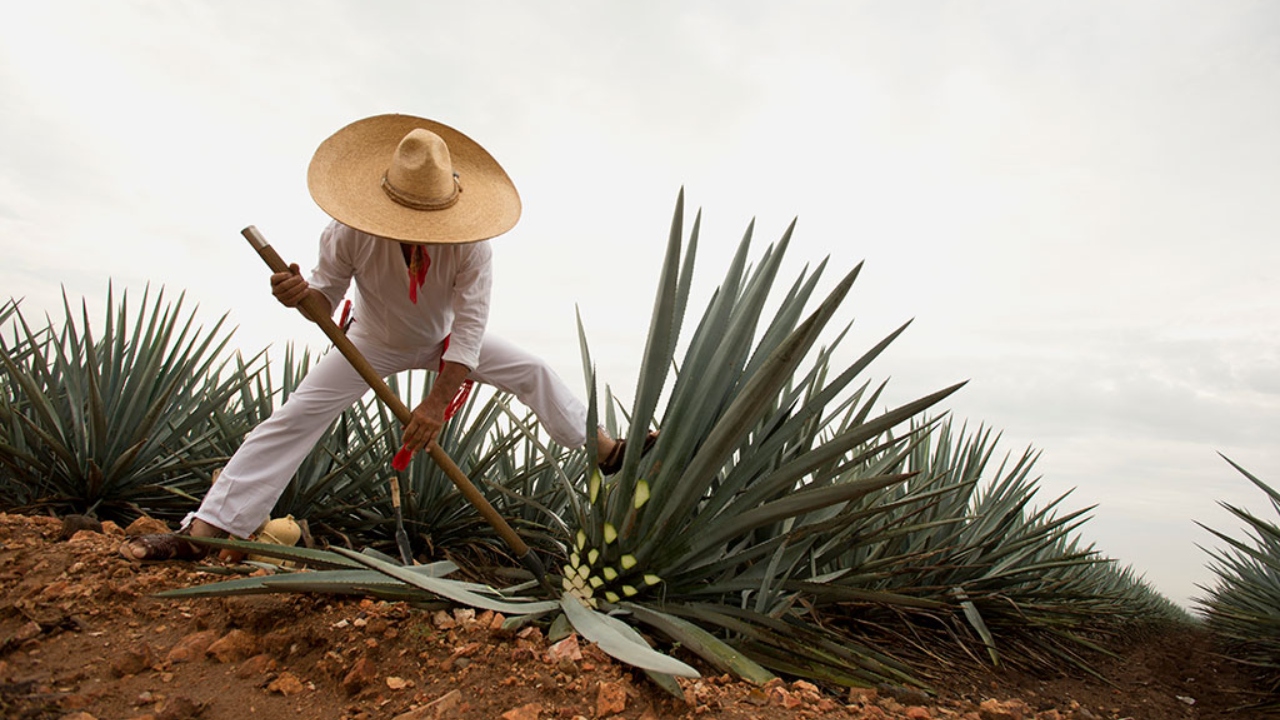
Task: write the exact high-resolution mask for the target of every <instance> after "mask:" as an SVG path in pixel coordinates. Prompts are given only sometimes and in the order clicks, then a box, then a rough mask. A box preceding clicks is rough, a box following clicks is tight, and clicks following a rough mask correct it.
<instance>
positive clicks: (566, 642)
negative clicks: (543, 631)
mask: <svg viewBox="0 0 1280 720" xmlns="http://www.w3.org/2000/svg"><path fill="white" fill-rule="evenodd" d="M581 659H582V647H581V646H579V645H578V636H577V635H570V636H569V637H567V638H565V639H563V640H561V641H560V642H558V643H556V644H555V645H552V646H551V647H549V648H547V663H548V664H551V665H557V664H559V663H560V661H561V660H570V661H574V662H576V661H578V660H581Z"/></svg>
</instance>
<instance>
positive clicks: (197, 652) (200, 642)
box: [165, 630, 218, 663]
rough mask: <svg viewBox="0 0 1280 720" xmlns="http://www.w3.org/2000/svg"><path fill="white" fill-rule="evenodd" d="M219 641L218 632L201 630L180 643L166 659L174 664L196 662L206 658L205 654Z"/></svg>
mask: <svg viewBox="0 0 1280 720" xmlns="http://www.w3.org/2000/svg"><path fill="white" fill-rule="evenodd" d="M217 639H218V631H217V630H201V631H199V632H194V633H191V634H190V635H188V636H186V637H184V638H182V639H181V640H179V641H178V644H177V645H174V646H173V649H172V650H170V651H169V654H168V655H167V656H166V657H165V659H166V660H168V661H169V662H172V663H178V662H194V661H196V660H199V659H200V658H202V657H204V653H205V651H206V650H208V649H209V646H210V645H212V644H213V643H214V642H215V641H216V640H217Z"/></svg>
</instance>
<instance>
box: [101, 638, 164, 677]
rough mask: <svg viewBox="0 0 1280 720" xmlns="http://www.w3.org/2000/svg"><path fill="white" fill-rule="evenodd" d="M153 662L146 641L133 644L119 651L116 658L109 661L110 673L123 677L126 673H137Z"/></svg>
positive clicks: (149, 647)
mask: <svg viewBox="0 0 1280 720" xmlns="http://www.w3.org/2000/svg"><path fill="white" fill-rule="evenodd" d="M153 662H155V659H154V657H153V653H152V651H151V646H150V645H148V644H147V643H142V644H140V645H135V646H133V647H131V648H127V649H126V650H125V651H124V652H122V653H120V655H118V656H117V657H116V659H114V660H112V661H111V674H112V675H115V676H116V677H124V676H126V675H137V674H138V673H141V672H142V671H144V670H146V669H147V668H149V667H151V664H152V663H153Z"/></svg>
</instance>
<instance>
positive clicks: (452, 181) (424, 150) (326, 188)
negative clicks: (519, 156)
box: [307, 115, 520, 244]
mask: <svg viewBox="0 0 1280 720" xmlns="http://www.w3.org/2000/svg"><path fill="white" fill-rule="evenodd" d="M307 187H308V189H309V190H310V191H311V197H312V198H313V199H314V200H315V201H316V204H318V205H319V206H320V209H322V210H324V211H325V212H326V213H328V214H329V215H330V216H331V217H333V218H334V219H335V220H337V221H338V222H341V223H343V224H344V225H349V226H351V227H353V228H355V229H357V230H361V231H363V232H366V233H369V234H370V235H377V236H379V237H384V238H387V239H389V240H399V241H401V242H407V243H432V244H436V243H439V244H445V243H448V244H453V243H469V242H476V241H479V240H485V239H488V238H492V237H496V236H498V235H501V234H502V233H504V232H506V231H508V230H510V229H511V228H512V227H514V226H515V224H516V221H517V220H519V219H520V195H519V194H518V193H517V192H516V186H515V184H514V183H512V182H511V178H509V177H507V173H506V171H504V170H503V169H502V166H501V165H499V164H498V161H497V160H494V159H493V156H492V155H490V154H489V153H488V152H486V151H485V149H484V148H482V147H480V145H479V144H477V143H476V142H475V141H474V140H472V139H471V138H469V137H467V136H466V135H463V134H462V133H460V132H458V131H457V130H454V129H453V128H451V127H449V126H447V125H442V124H440V123H438V122H435V121H432V120H427V119H425V118H420V117H414V116H412V115H376V116H374V117H370V118H365V119H364V120H357V121H356V122H353V123H351V124H350V125H348V126H346V127H344V128H342V129H341V130H339V131H338V132H336V133H334V134H333V135H332V136H330V137H329V138H328V139H327V140H325V141H324V142H322V143H320V147H319V148H317V149H316V153H315V155H314V156H313V157H312V158H311V166H310V167H309V168H308V169H307Z"/></svg>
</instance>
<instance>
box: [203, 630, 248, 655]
mask: <svg viewBox="0 0 1280 720" xmlns="http://www.w3.org/2000/svg"><path fill="white" fill-rule="evenodd" d="M205 654H207V655H209V656H211V657H213V658H215V659H217V661H218V662H220V663H234V662H240V661H241V660H247V659H249V658H251V657H253V656H254V655H257V654H258V638H257V636H255V635H253V634H252V633H249V632H246V631H244V630H239V629H236V630H232V631H231V632H229V633H227V634H226V635H223V636H222V637H221V638H219V639H218V640H217V641H215V642H214V643H213V644H211V645H209V648H208V649H207V650H205Z"/></svg>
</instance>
